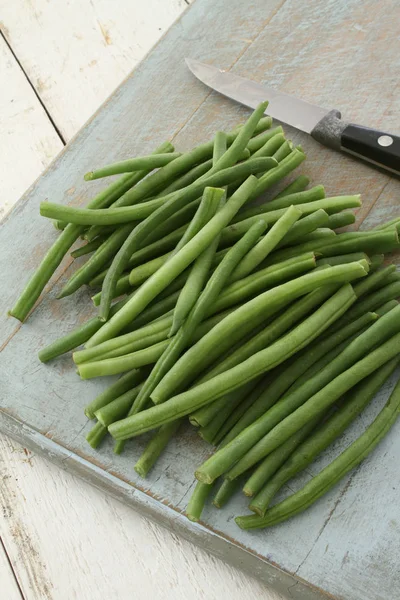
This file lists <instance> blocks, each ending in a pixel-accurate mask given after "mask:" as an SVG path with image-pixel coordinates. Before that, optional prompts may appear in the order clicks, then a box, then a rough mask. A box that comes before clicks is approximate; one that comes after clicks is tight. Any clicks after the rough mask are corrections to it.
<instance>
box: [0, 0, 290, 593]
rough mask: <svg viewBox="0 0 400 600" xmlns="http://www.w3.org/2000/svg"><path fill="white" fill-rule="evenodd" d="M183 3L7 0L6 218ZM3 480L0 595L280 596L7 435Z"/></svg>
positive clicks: (1, 454)
mask: <svg viewBox="0 0 400 600" xmlns="http://www.w3.org/2000/svg"><path fill="white" fill-rule="evenodd" d="M185 6H186V3H185V0H147V1H146V2H143V1H142V2H141V1H140V0H130V1H128V0H120V1H119V2H117V3H116V2H114V1H113V0H79V2H78V0H70V1H66V2H48V1H47V0H31V1H28V0H13V2H9V1H8V0H0V21H1V23H0V30H1V33H2V36H3V37H2V38H1V39H0V90H1V93H0V186H1V196H0V215H2V214H5V213H6V212H7V211H8V210H9V209H10V208H11V206H12V205H13V204H14V203H15V202H16V200H17V199H18V197H19V196H20V195H21V194H22V193H23V191H24V190H25V188H26V187H28V186H29V185H30V184H31V183H32V182H33V181H34V179H35V178H36V177H37V176H38V175H39V174H40V173H41V171H42V170H43V168H44V167H45V166H47V164H48V163H49V162H50V161H51V159H52V158H53V157H54V156H55V155H56V154H57V153H58V152H59V150H60V149H61V148H62V143H63V140H66V141H68V140H69V139H70V138H71V137H72V136H73V135H74V134H75V133H76V131H77V130H78V129H79V128H80V127H81V125H82V124H83V123H84V122H85V121H86V120H87V118H88V117H89V116H90V115H91V114H92V113H93V112H94V111H95V110H96V109H97V107H98V106H99V105H100V104H101V103H102V101H103V100H104V99H105V98H106V97H107V96H108V95H109V94H110V93H111V92H112V91H113V89H114V88H115V87H116V86H117V85H118V83H120V81H121V79H122V78H123V77H124V76H126V75H127V74H128V73H129V72H130V70H131V69H132V68H133V67H134V66H135V64H136V63H137V62H138V61H139V60H140V59H141V58H142V57H143V56H144V54H145V53H146V52H147V51H148V50H149V49H150V48H151V46H152V45H153V44H154V43H155V42H156V41H157V39H158V38H159V37H160V36H161V35H162V33H163V32H164V31H165V30H166V29H167V28H168V27H169V25H170V24H171V23H172V22H173V21H174V20H175V19H176V17H177V16H178V15H179V14H180V13H181V12H182V10H183V9H184V8H185ZM0 479H1V486H0V502H1V508H2V513H1V515H2V516H1V520H0V536H1V540H2V543H3V546H2V545H0V581H1V588H0V596H1V598H5V599H6V600H14V599H15V600H19V599H20V598H22V597H23V598H25V600H31V599H32V600H36V599H39V600H41V599H42V598H43V599H51V600H53V599H54V600H58V599H59V600H66V599H68V600H69V599H70V598H79V600H86V599H89V598H90V600H97V598H98V599H100V598H101V599H102V600H103V599H104V598H118V600H124V599H125V598H126V599H128V598H133V597H135V598H138V599H139V598H146V597H151V598H155V599H156V600H158V599H160V600H162V599H165V600H170V599H172V598H173V599H174V600H175V599H178V600H179V599H182V600H183V599H187V598H190V599H192V598H193V599H194V600H196V599H199V600H200V599H201V600H204V599H205V600H209V599H210V600H212V599H213V598H215V599H216V598H220V597H225V596H228V597H230V598H232V599H236V598H237V599H239V598H241V599H242V600H247V599H249V600H250V598H252V599H254V598H255V599H257V598H263V599H265V600H278V598H279V597H278V595H277V594H276V593H275V592H272V591H269V590H267V589H266V588H265V587H264V586H262V585H261V584H260V583H258V582H257V581H255V580H253V579H251V578H250V577H248V576H246V575H244V574H243V573H241V572H239V571H237V570H235V569H233V568H231V567H229V566H227V565H225V564H224V563H222V562H221V561H219V560H217V559H215V558H213V557H211V556H208V555H207V554H206V553H205V552H203V551H201V550H199V549H198V548H196V547H195V546H194V545H192V544H190V543H188V542H186V541H184V540H182V539H181V538H178V537H177V536H175V535H173V534H171V533H169V532H167V531H165V530H164V529H162V528H160V527H158V526H156V525H154V524H152V523H151V522H149V521H148V520H146V519H145V518H143V517H140V516H139V515H138V514H136V513H135V512H134V511H132V510H130V509H129V508H127V507H126V506H124V505H122V504H120V503H119V502H117V501H116V500H114V499H112V498H110V497H108V496H106V495H104V494H102V493H100V492H98V491H97V490H95V489H94V488H92V487H91V486H89V485H88V484H86V483H85V482H83V481H81V480H78V479H76V478H74V477H72V476H70V475H68V474H67V473H65V472H63V471H60V470H59V469H58V468H57V467H55V466H53V465H51V464H50V463H48V462H47V461H45V460H43V459H42V458H40V457H37V456H33V455H32V454H31V453H29V452H28V451H26V450H24V449H23V448H22V447H21V446H18V445H17V444H16V443H15V442H11V441H10V440H8V439H6V438H4V437H2V438H0ZM6 552H7V553H6ZM288 593H289V596H291V594H290V591H289V592H288Z"/></svg>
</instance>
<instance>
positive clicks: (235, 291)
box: [214, 252, 315, 311]
mask: <svg viewBox="0 0 400 600" xmlns="http://www.w3.org/2000/svg"><path fill="white" fill-rule="evenodd" d="M314 267H315V257H314V254H312V253H310V252H308V253H306V254H303V255H301V256H299V257H298V260H292V259H290V260H289V261H284V262H282V263H279V264H277V265H271V266H269V267H265V268H264V269H261V270H260V271H256V272H255V273H251V274H250V275H248V276H247V277H245V278H243V279H241V280H239V281H235V282H234V283H231V284H230V285H229V286H228V287H227V288H226V289H225V290H224V292H222V294H221V295H220V297H219V298H218V300H217V301H216V303H215V306H214V311H219V310H223V309H225V308H229V307H230V306H234V305H235V304H238V303H239V302H241V301H243V300H245V299H246V298H249V297H253V296H255V295H256V294H258V293H260V292H263V291H265V290H267V289H269V288H272V287H275V286H277V285H280V284H282V283H284V282H285V281H289V280H290V279H293V278H294V277H296V275H302V274H303V273H305V272H306V271H310V270H311V269H314Z"/></svg>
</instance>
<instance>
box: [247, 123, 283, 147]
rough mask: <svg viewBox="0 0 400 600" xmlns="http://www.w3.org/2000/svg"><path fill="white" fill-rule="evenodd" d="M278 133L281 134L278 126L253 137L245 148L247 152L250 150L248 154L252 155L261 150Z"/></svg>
mask: <svg viewBox="0 0 400 600" xmlns="http://www.w3.org/2000/svg"><path fill="white" fill-rule="evenodd" d="M271 124H272V120H271ZM278 133H283V129H282V127H281V126H280V125H278V127H274V128H273V129H267V130H266V131H264V132H263V133H260V134H259V135H257V136H253V137H252V138H251V140H250V141H249V143H248V144H247V146H246V147H247V149H248V150H250V153H251V154H253V153H254V152H257V150H259V149H260V148H262V147H263V146H264V145H265V144H266V143H267V142H268V141H269V140H270V139H272V138H274V137H275V136H276V135H277V134H278Z"/></svg>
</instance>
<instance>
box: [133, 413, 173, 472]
mask: <svg viewBox="0 0 400 600" xmlns="http://www.w3.org/2000/svg"><path fill="white" fill-rule="evenodd" d="M181 424H182V421H179V420H178V421H174V422H173V423H168V424H167V425H163V426H162V427H160V429H159V430H158V431H157V433H156V434H155V435H154V436H153V437H152V438H151V440H150V441H149V443H148V444H147V446H146V448H145V449H144V450H143V452H142V454H141V455H140V457H139V459H138V460H137V462H136V464H135V466H134V469H135V471H136V473H138V474H139V475H140V476H141V477H147V475H148V473H149V471H150V469H152V468H153V467H154V465H155V463H156V462H157V459H158V458H159V456H160V455H161V453H162V451H163V450H164V449H165V447H166V446H167V444H168V442H169V441H170V439H171V438H172V437H173V436H174V435H175V433H176V432H177V431H178V429H179V427H180V426H181Z"/></svg>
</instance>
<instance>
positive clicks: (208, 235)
mask: <svg viewBox="0 0 400 600" xmlns="http://www.w3.org/2000/svg"><path fill="white" fill-rule="evenodd" d="M254 160H261V159H254ZM265 160H267V159H265ZM248 162H250V161H248ZM233 168H236V167H233ZM255 185H257V178H255V177H253V176H250V177H249V178H248V179H247V180H246V181H245V183H243V184H242V186H241V187H240V188H239V189H238V190H237V192H236V193H235V194H234V195H233V196H232V197H231V198H230V199H229V200H228V202H227V203H226V204H225V206H224V207H223V208H222V209H221V210H220V211H219V212H218V213H217V214H216V215H215V216H214V217H213V218H212V219H211V220H210V221H209V222H208V223H207V225H205V226H204V227H203V228H202V229H201V230H200V231H199V233H197V234H196V235H195V236H194V237H193V238H192V239H191V240H190V242H188V243H187V244H186V245H185V246H184V247H183V248H182V249H181V250H180V251H179V252H178V253H177V254H175V255H174V256H173V257H172V258H171V259H170V260H169V261H168V263H166V264H165V265H164V266H163V267H161V268H160V269H159V270H158V272H157V273H155V274H154V275H153V276H152V277H151V278H150V279H148V280H147V281H146V282H145V283H144V284H143V285H142V287H141V288H140V289H139V290H138V292H137V293H136V294H135V299H136V300H135V301H134V302H131V303H130V304H129V303H128V304H127V305H126V307H124V312H123V313H121V315H122V317H121V316H120V318H119V319H118V320H115V319H114V320H113V318H111V319H110V320H109V321H108V322H107V323H106V324H105V325H104V326H103V328H102V329H101V330H100V331H99V332H98V333H97V334H96V336H94V337H93V338H92V340H90V343H91V344H92V345H95V344H96V343H99V342H100V341H104V339H108V338H109V337H112V336H114V335H115V334H116V333H118V331H120V330H121V329H122V328H123V327H124V326H125V325H126V323H127V322H129V321H132V320H133V319H134V318H135V316H136V315H138V314H140V312H141V311H142V310H143V309H144V308H145V307H146V306H147V305H148V303H149V302H150V301H151V300H152V299H153V298H154V297H155V296H156V295H157V294H159V293H160V291H161V290H162V289H165V288H166V287H167V285H168V284H169V283H171V282H172V281H173V280H174V279H175V278H176V277H177V276H178V275H179V274H180V273H182V272H183V271H184V269H186V267H188V266H189V265H190V264H191V263H192V262H193V260H194V259H195V258H196V257H197V256H198V255H199V254H200V253H201V252H202V251H203V250H204V249H205V248H206V247H207V246H208V244H209V243H210V242H211V240H212V239H213V238H214V237H215V236H216V235H217V234H218V233H219V232H220V231H221V228H222V227H224V226H226V224H227V223H229V221H230V219H231V218H232V217H233V215H234V214H236V212H237V211H238V210H239V208H240V206H241V205H242V204H243V203H244V202H246V199H247V197H248V195H249V193H251V190H252V189H254V186H255ZM205 193H207V194H208V193H213V194H218V195H221V194H222V193H223V191H222V190H220V191H213V192H208V191H207V188H206V190H205ZM128 240H129V238H128ZM128 240H127V241H128ZM121 250H122V248H121ZM111 269H112V267H110V270H109V271H108V273H107V277H108V274H109V273H110V271H111ZM107 277H106V279H105V281H104V285H103V293H104V288H105V286H106V281H107ZM103 316H104V315H103Z"/></svg>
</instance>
